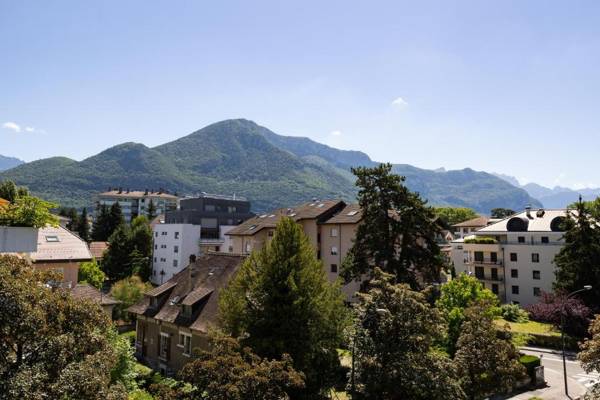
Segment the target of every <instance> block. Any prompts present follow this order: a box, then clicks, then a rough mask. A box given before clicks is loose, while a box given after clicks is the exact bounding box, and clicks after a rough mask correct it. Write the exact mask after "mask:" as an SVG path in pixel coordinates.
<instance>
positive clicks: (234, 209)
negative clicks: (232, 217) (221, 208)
mask: <svg viewBox="0 0 600 400" xmlns="http://www.w3.org/2000/svg"><path fill="white" fill-rule="evenodd" d="M227 211H228V212H229V213H234V212H236V211H237V207H236V206H229V207H227Z"/></svg>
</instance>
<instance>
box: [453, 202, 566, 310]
mask: <svg viewBox="0 0 600 400" xmlns="http://www.w3.org/2000/svg"><path fill="white" fill-rule="evenodd" d="M564 218H567V214H566V210H544V209H537V210H532V209H530V208H527V209H526V210H525V211H523V212H521V213H518V214H515V215H513V216H511V217H509V218H506V219H503V220H500V221H498V222H495V223H492V224H490V225H488V226H485V227H482V228H480V229H479V230H477V231H474V232H472V234H471V235H470V236H467V237H465V238H464V239H458V240H455V241H454V242H452V260H453V262H454V267H455V269H456V272H457V273H461V272H466V273H469V274H472V275H474V276H475V277H477V278H478V279H480V280H481V282H482V283H483V284H484V285H485V287H486V288H488V289H490V290H492V291H493V292H494V293H496V294H497V295H498V297H499V298H500V300H501V301H503V302H506V303H516V304H521V305H528V304H533V303H537V302H538V300H539V296H540V293H541V292H542V291H546V292H550V291H552V283H553V282H554V271H555V265H554V257H555V256H556V254H557V253H558V252H559V251H560V249H561V248H562V246H563V245H564V238H563V236H564V232H563V231H562V230H561V226H562V222H563V221H564Z"/></svg>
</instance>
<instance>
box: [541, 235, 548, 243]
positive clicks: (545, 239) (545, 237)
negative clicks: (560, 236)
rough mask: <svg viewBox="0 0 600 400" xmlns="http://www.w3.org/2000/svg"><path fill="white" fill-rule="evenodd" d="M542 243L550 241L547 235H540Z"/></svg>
mask: <svg viewBox="0 0 600 400" xmlns="http://www.w3.org/2000/svg"><path fill="white" fill-rule="evenodd" d="M542 243H550V239H549V238H548V236H542Z"/></svg>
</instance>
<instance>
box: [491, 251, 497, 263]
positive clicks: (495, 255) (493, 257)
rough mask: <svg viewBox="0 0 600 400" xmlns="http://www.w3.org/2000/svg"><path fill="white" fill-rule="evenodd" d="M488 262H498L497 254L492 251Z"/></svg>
mask: <svg viewBox="0 0 600 400" xmlns="http://www.w3.org/2000/svg"><path fill="white" fill-rule="evenodd" d="M490 261H492V262H493V263H494V264H495V263H497V262H498V253H496V252H495V251H492V252H491V253H490Z"/></svg>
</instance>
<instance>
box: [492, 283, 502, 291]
mask: <svg viewBox="0 0 600 400" xmlns="http://www.w3.org/2000/svg"><path fill="white" fill-rule="evenodd" d="M499 292H500V291H499V290H498V284H497V283H492V293H494V294H498V293H499Z"/></svg>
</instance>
